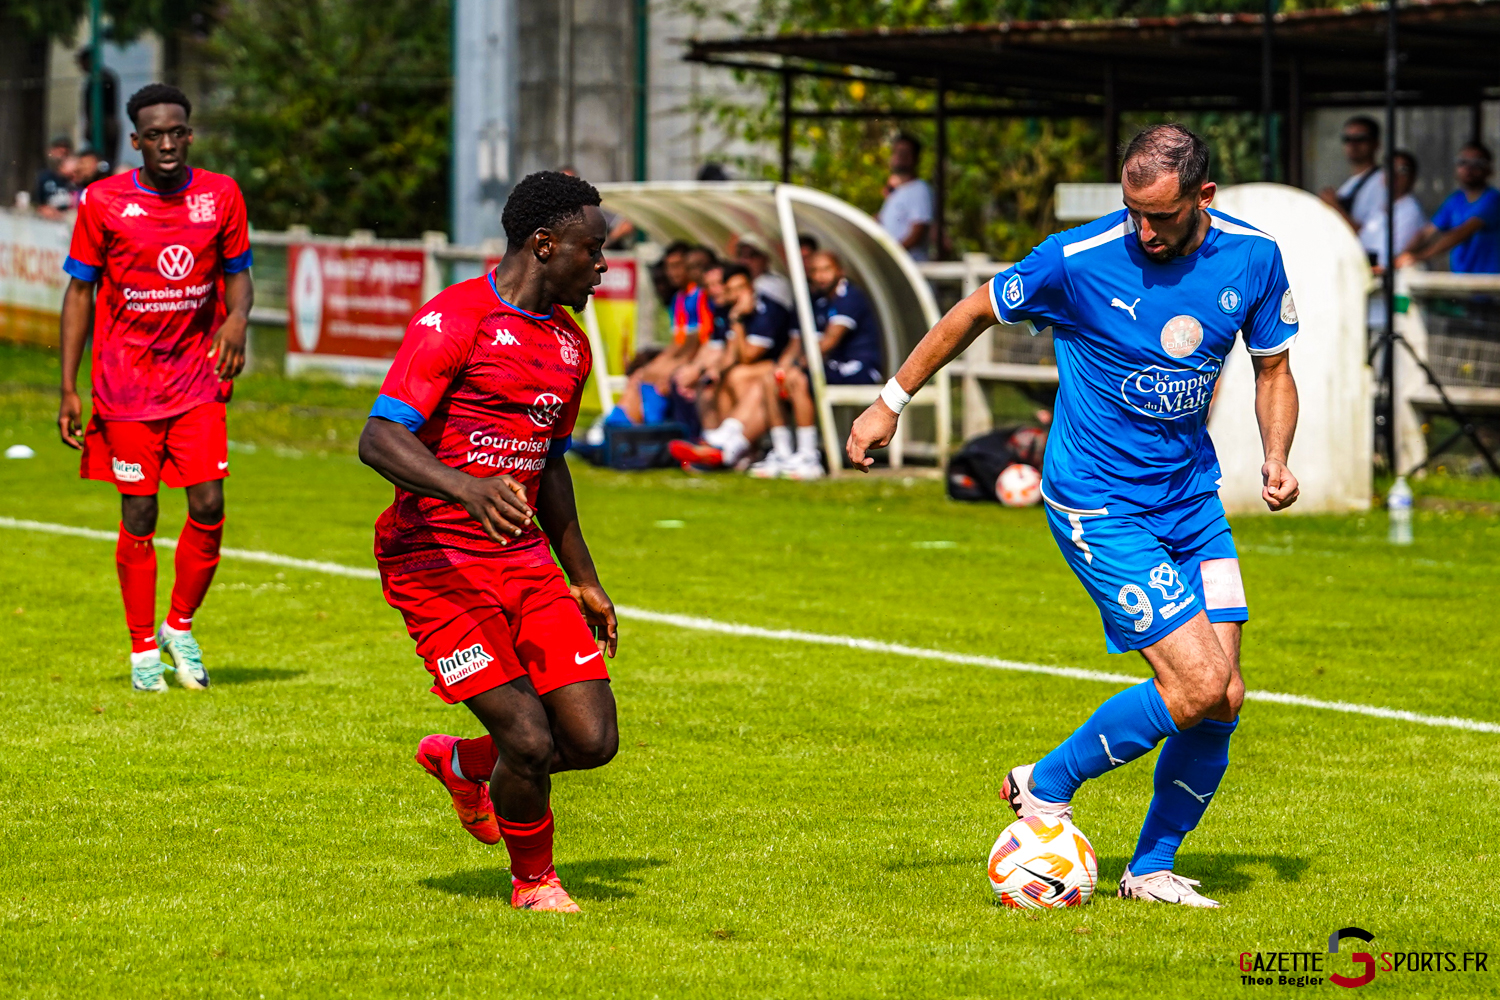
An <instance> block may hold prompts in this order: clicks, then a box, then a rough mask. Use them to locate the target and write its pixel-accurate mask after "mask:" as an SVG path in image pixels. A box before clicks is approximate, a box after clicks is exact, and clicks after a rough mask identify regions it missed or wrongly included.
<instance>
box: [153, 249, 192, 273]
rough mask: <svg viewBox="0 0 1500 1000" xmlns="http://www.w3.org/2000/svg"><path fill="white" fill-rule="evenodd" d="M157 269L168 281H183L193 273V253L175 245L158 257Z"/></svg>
mask: <svg viewBox="0 0 1500 1000" xmlns="http://www.w3.org/2000/svg"><path fill="white" fill-rule="evenodd" d="M156 269H157V270H158V271H160V272H161V276H162V277H163V278H166V279H167V280H168V281H181V280H182V279H183V278H186V277H187V276H188V275H190V274H192V273H193V251H191V250H189V249H188V248H187V247H185V246H183V245H182V244H181V243H174V244H172V245H171V246H169V247H167V248H165V249H164V250H162V252H161V253H159V254H157V255H156Z"/></svg>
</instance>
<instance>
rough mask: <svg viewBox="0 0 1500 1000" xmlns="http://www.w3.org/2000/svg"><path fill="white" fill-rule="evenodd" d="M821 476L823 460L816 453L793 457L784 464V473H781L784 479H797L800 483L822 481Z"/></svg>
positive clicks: (822, 473) (798, 453)
mask: <svg viewBox="0 0 1500 1000" xmlns="http://www.w3.org/2000/svg"><path fill="white" fill-rule="evenodd" d="M823 475H824V472H823V459H821V458H820V457H818V454H817V453H816V452H813V453H812V454H809V453H807V452H805V451H799V452H797V453H796V454H795V455H793V456H792V460H791V461H790V462H788V463H786V471H784V472H783V473H782V476H783V477H784V478H786V479H798V480H801V481H802V482H809V481H811V480H814V479H822V478H823Z"/></svg>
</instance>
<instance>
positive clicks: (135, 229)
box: [63, 169, 251, 420]
mask: <svg viewBox="0 0 1500 1000" xmlns="http://www.w3.org/2000/svg"><path fill="white" fill-rule="evenodd" d="M250 262H251V254H250V234H249V227H248V225H247V223H246V220H245V199H244V198H243V197H241V195H240V189H239V186H238V185H237V184H235V182H234V181H233V179H231V178H229V177H225V176H224V175H223V174H216V173H212V172H210V171H207V170H197V169H192V170H189V171H188V179H187V183H185V184H183V186H182V187H180V188H178V189H177V190H175V191H168V192H166V193H161V192H157V191H155V190H152V189H151V188H149V187H146V186H145V185H144V184H143V183H142V182H141V180H140V171H139V170H133V171H131V172H130V173H128V174H118V175H116V176H114V177H109V178H106V179H104V180H101V181H96V182H94V183H93V184H90V185H89V186H88V187H87V188H85V189H84V191H83V193H82V195H80V197H79V201H78V221H77V223H76V224H74V226H73V243H72V246H71V247H70V248H69V250H68V259H67V261H66V262H65V263H64V264H63V270H64V271H66V272H68V274H70V275H72V276H73V277H75V278H78V279H80V280H83V281H96V282H98V283H99V294H98V296H97V297H96V298H95V300H94V351H93V361H94V365H93V372H94V375H93V387H94V413H95V414H96V415H97V416H99V417H101V418H103V419H105V420H161V419H164V418H166V417H175V416H177V415H178V414H179V413H186V412H187V411H188V410H191V409H192V408H193V407H195V406H199V405H201V404H203V403H212V402H224V401H226V400H228V399H229V392H230V388H231V386H230V384H229V383H228V382H223V383H221V382H220V381H219V379H218V378H217V377H216V376H215V375H214V370H213V364H214V359H212V358H210V357H209V356H208V352H209V350H210V349H211V347H212V344H213V334H214V331H216V330H217V329H218V328H219V324H220V323H222V322H224V316H225V308H224V275H226V274H235V273H237V272H239V271H243V270H245V269H246V268H247V267H249V266H250Z"/></svg>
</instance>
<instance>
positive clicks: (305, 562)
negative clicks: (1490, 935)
mask: <svg viewBox="0 0 1500 1000" xmlns="http://www.w3.org/2000/svg"><path fill="white" fill-rule="evenodd" d="M0 528H16V529H18V530H21V531H38V532H45V533H47V534H52V535H72V536H74V537H77V538H93V539H97V540H98V541H102V542H113V541H115V539H116V538H117V535H116V533H115V532H113V531H98V530H96V529H94V528H77V527H74V526H72V525H68V524H51V523H48V522H46V521H28V520H23V519H18V518H13V517H0ZM156 545H157V546H158V547H160V548H164V549H174V548H176V547H177V542H176V540H175V539H171V538H158V539H156ZM220 554H221V555H222V556H225V557H227V558H230V559H244V560H245V561H247V562H258V563H265V564H268V565H271V566H285V567H287V568H289V569H305V570H310V571H312V572H314V573H329V574H332V575H334V576H346V577H352V578H354V579H356V580H378V579H380V572H379V571H378V570H374V569H368V568H366V567H362V566H345V565H343V564H342V563H331V562H322V561H320V560H316V559H294V558H293V557H291V556H283V555H277V554H276V553H274V552H257V551H255V550H253V549H223V550H221V552H220ZM615 613H616V614H618V615H619V616H620V617H621V618H629V619H635V620H637V621H644V622H655V623H656V624H658V625H671V626H674V627H676V628H685V629H692V630H694V631H697V632H714V633H717V634H719V635H737V636H743V637H745V638H750V639H770V640H773V641H777V642H806V643H811V644H813V645H818V646H842V647H844V648H846V649H859V650H863V651H865V652H867V653H885V654H887V655H890V656H909V657H912V658H914V659H920V660H941V661H942V662H944V663H957V664H961V665H964V666H973V667H985V668H987V669H989V670H1009V671H1013V672H1015V673H1023V674H1046V675H1047V676H1049V677H1066V678H1069V679H1070V680H1077V681H1099V682H1103V683H1105V684H1139V683H1140V682H1141V681H1143V680H1145V678H1144V677H1133V676H1130V675H1129V674H1110V673H1105V672H1104V671H1102V670H1081V669H1079V668H1077V667H1049V666H1046V665H1044V664H1041V663H1023V662H1022V661H1020V660H1002V659H999V658H998V657H994V656H977V655H974V654H972V653H952V652H949V651H947V650H943V649H927V648H925V647H922V646H907V645H904V644H902V643H899V642H881V641H879V640H878V639H860V638H858V637H856V636H852V635H828V634H826V633H823V632H801V631H798V630H796V629H779V628H761V627H759V626H757V625H740V624H737V623H735V622H721V621H719V620H717V619H715V618H698V617H694V616H693V615H674V614H667V613H665V612H661V611H647V610H646V609H644V608H632V607H626V606H624V605H616V606H615ZM1245 700H1246V701H1269V702H1275V703H1276V704H1278V705H1296V706H1298V707H1299V708H1319V709H1323V710H1324V711H1327V712H1342V713H1344V714H1346V715H1367V716H1371V717H1373V718H1376V719H1394V720H1396V721H1398V722H1411V723H1415V724H1417V725H1422V726H1441V727H1444V728H1448V729H1466V730H1469V731H1470V732H1475V733H1500V723H1494V722H1481V721H1479V720H1478V719H1464V718H1460V717H1458V716H1454V715H1422V714H1420V713H1418V712H1407V711H1403V710H1402V709H1399V708H1381V707H1379V706H1378V705H1356V704H1354V703H1352V702H1347V701H1324V700H1322V699H1320V698H1305V697H1303V696H1302V695H1300V694H1282V693H1280V692H1277V691H1246V692H1245Z"/></svg>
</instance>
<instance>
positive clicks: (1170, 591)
mask: <svg viewBox="0 0 1500 1000" xmlns="http://www.w3.org/2000/svg"><path fill="white" fill-rule="evenodd" d="M1207 176H1208V147H1207V145H1206V144H1205V143H1204V142H1203V140H1202V139H1201V138H1199V137H1198V136H1196V135H1194V134H1193V133H1191V132H1189V131H1188V130H1187V129H1185V128H1183V127H1182V126H1180V125H1155V126H1152V127H1150V128H1148V129H1146V130H1145V131H1143V132H1141V133H1140V134H1139V135H1138V136H1136V138H1135V139H1134V140H1133V141H1132V142H1131V143H1130V145H1129V147H1128V148H1127V149H1126V152H1125V158H1124V170H1123V178H1122V180H1123V188H1124V200H1125V209H1124V210H1123V211H1119V212H1116V213H1114V214H1113V215H1109V216H1106V217H1104V218H1102V219H1099V220H1098V221H1096V222H1093V223H1090V224H1089V225H1086V226H1081V227H1079V228H1077V229H1073V230H1069V231H1068V232H1065V233H1058V234H1057V235H1055V236H1051V237H1049V238H1048V239H1046V240H1044V241H1043V242H1042V243H1041V245H1040V246H1038V247H1037V248H1036V249H1035V250H1033V251H1032V252H1031V254H1030V255H1028V256H1027V257H1026V259H1025V260H1023V261H1021V262H1020V263H1019V264H1017V265H1015V266H1014V267H1012V268H1009V269H1008V270H1006V271H1003V272H1002V273H1000V274H998V275H996V276H995V278H994V280H993V281H992V282H990V284H989V285H988V286H986V287H984V288H981V289H979V290H978V291H977V292H975V293H974V294H973V295H971V296H969V298H967V299H965V300H964V301H963V302H961V303H959V304H958V305H957V306H955V307H954V308H953V309H952V310H951V311H950V312H949V313H948V315H946V316H945V317H943V319H942V320H941V321H940V322H939V323H938V324H937V326H935V327H933V328H932V330H931V331H930V332H929V333H928V334H927V336H926V337H925V338H924V339H923V340H922V342H921V344H919V345H918V346H917V349H916V350H915V351H913V352H912V355H911V357H909V358H908V359H907V361H906V363H905V364H904V365H902V367H901V370H900V371H899V372H897V373H896V377H895V378H894V379H892V380H891V381H890V382H889V383H887V385H886V388H885V391H884V392H883V393H882V395H881V401H880V402H877V403H875V404H874V405H872V406H871V407H870V408H869V409H868V410H866V411H865V412H864V413H863V414H862V415H861V416H860V417H859V419H858V420H857V421H856V422H855V424H854V428H853V430H852V432H851V433H850V436H849V444H848V453H849V457H850V459H851V460H852V461H853V462H854V463H855V465H856V466H858V467H860V468H865V467H867V466H868V465H869V463H870V459H869V458H868V457H866V454H865V453H866V451H867V450H868V449H870V448H872V447H879V446H882V445H885V444H887V443H889V441H890V439H891V436H892V434H893V433H894V432H895V429H896V419H897V416H898V415H899V413H900V412H901V408H902V407H903V406H905V405H906V402H907V400H909V399H910V396H909V394H908V389H907V388H906V387H910V390H911V391H915V390H916V389H917V388H918V387H919V386H921V385H922V384H923V383H924V382H926V381H927V379H928V378H929V377H931V375H932V373H933V372H935V371H936V370H937V369H938V368H939V367H940V366H941V365H943V364H946V363H947V362H949V361H951V360H952V359H953V358H955V357H957V356H958V355H959V354H960V353H961V352H962V351H963V350H964V348H966V347H967V346H968V345H969V344H970V343H971V342H972V341H973V340H974V338H975V337H976V336H978V335H979V333H980V332H981V331H983V330H985V329H987V328H988V327H990V326H991V325H993V324H994V323H995V321H996V320H997V319H998V320H1003V321H1005V322H1007V323H1017V322H1021V321H1029V322H1030V323H1031V324H1032V325H1033V326H1034V327H1036V328H1038V329H1040V328H1043V327H1048V326H1050V327H1051V328H1052V331H1053V341H1054V344H1055V346H1056V351H1057V368H1058V376H1059V383H1060V384H1059V388H1058V396H1057V406H1056V411H1055V413H1056V415H1055V421H1054V423H1053V427H1052V433H1051V436H1050V438H1049V440H1048V442H1047V456H1046V462H1045V468H1044V469H1043V471H1042V491H1043V498H1044V500H1045V502H1046V505H1047V519H1048V523H1049V524H1050V525H1051V528H1052V534H1053V536H1054V537H1055V538H1056V539H1057V544H1058V547H1059V548H1060V549H1062V552H1063V556H1064V558H1066V559H1067V560H1068V564H1069V565H1070V566H1072V567H1073V571H1074V572H1075V573H1077V575H1078V579H1079V580H1080V581H1081V582H1082V584H1083V586H1084V589H1085V590H1086V591H1088V594H1089V596H1090V597H1092V598H1093V599H1094V601H1095V603H1096V604H1098V606H1099V613H1100V616H1101V617H1102V618H1103V620H1104V636H1105V643H1106V645H1107V646H1108V648H1109V649H1110V650H1111V651H1112V652H1125V651H1127V650H1139V651H1140V652H1141V653H1142V654H1143V655H1144V656H1145V658H1146V660H1147V662H1149V663H1150V665H1151V668H1152V671H1153V672H1154V673H1155V678H1154V679H1153V680H1149V681H1145V682H1144V683H1142V684H1139V685H1137V686H1134V687H1130V688H1127V689H1126V690H1124V691H1121V692H1120V693H1119V694H1116V695H1115V696H1114V697H1112V698H1110V699H1109V700H1108V701H1106V702H1105V703H1104V704H1103V705H1101V706H1099V708H1098V709H1097V710H1096V711H1095V712H1094V714H1093V715H1092V716H1090V717H1089V719H1088V721H1086V722H1085V723H1084V724H1083V725H1082V726H1080V727H1079V728H1078V730H1077V731H1076V732H1074V733H1073V735H1072V736H1070V737H1068V738H1067V739H1066V740H1064V741H1063V743H1062V744H1061V745H1060V746H1058V747H1057V748H1056V749H1054V750H1053V751H1052V752H1051V753H1049V754H1047V755H1046V756H1045V757H1043V758H1042V759H1041V760H1039V761H1037V762H1036V763H1035V764H1027V765H1022V766H1020V767H1016V768H1014V769H1012V770H1011V771H1010V773H1009V774H1007V775H1006V777H1005V781H1004V784H1003V786H1002V788H1001V796H1002V797H1003V798H1004V799H1005V800H1006V801H1007V803H1008V804H1009V805H1010V807H1011V808H1012V809H1014V810H1015V812H1016V815H1017V816H1019V817H1023V818H1024V817H1027V816H1032V815H1043V816H1047V815H1061V816H1068V817H1070V818H1071V815H1072V798H1073V794H1074V793H1075V792H1076V791H1077V790H1078V787H1079V786H1080V785H1081V784H1082V783H1083V782H1084V781H1086V780H1088V779H1089V778H1096V777H1098V776H1099V775H1101V774H1104V773H1106V772H1107V771H1110V770H1111V769H1113V768H1116V767H1119V766H1120V765H1121V764H1125V763H1128V762H1129V761H1131V760H1134V759H1135V758H1137V757H1141V756H1143V755H1145V754H1146V753H1147V752H1149V751H1150V750H1151V748H1152V747H1154V746H1155V745H1156V744H1157V743H1159V742H1162V741H1163V740H1164V741H1165V742H1164V743H1163V745H1162V751H1161V755H1160V757H1159V758H1158V760H1157V765H1156V778H1155V794H1154V796H1153V798H1152V800H1151V806H1150V809H1149V810H1148V811H1147V813H1146V820H1145V824H1144V826H1143V827H1142V830H1141V837H1140V842H1139V844H1138V846H1137V847H1136V851H1135V854H1134V856H1133V857H1132V858H1131V860H1130V863H1129V865H1127V866H1126V870H1125V873H1124V875H1123V877H1122V878H1121V880H1120V892H1119V894H1120V895H1121V896H1122V897H1129V898H1137V899H1148V900H1157V901H1161V902H1170V903H1181V904H1186V905H1189V906H1217V905H1219V904H1218V903H1216V902H1214V901H1213V900H1211V899H1208V898H1207V897H1206V896H1203V895H1201V894H1199V893H1198V892H1197V890H1196V889H1195V888H1194V887H1195V886H1196V885H1198V882H1196V881H1194V880H1193V879H1189V878H1185V877H1183V876H1182V875H1179V874H1177V873H1176V872H1175V871H1174V870H1173V866H1174V863H1175V860H1176V854H1177V849H1178V847H1179V846H1180V845H1181V844H1182V839H1183V837H1184V836H1185V835H1186V834H1187V833H1188V832H1189V831H1191V830H1192V829H1193V828H1194V827H1196V826H1197V825H1198V821H1199V820H1200V819H1201V818H1202V816H1203V813H1204V811H1205V810H1206V809H1207V808H1208V805H1209V802H1210V801H1212V798H1213V796H1214V794H1215V793H1216V792H1217V791H1218V789H1219V782H1220V780H1221V779H1222V778H1223V776H1224V772H1225V769H1226V768H1227V767H1228V764H1229V740H1230V736H1231V735H1232V734H1233V733H1234V729H1235V726H1236V724H1237V722H1238V718H1239V710H1240V703H1241V702H1242V701H1243V700H1244V696H1245V685H1244V682H1243V681H1242V680H1241V679H1240V668H1239V652H1240V628H1241V625H1242V624H1243V623H1244V622H1245V621H1246V620H1247V619H1248V617H1249V613H1248V611H1247V608H1246V601H1245V591H1244V587H1243V585H1242V584H1241V582H1240V571H1239V561H1238V559H1237V557H1236V553H1235V547H1234V538H1233V536H1232V535H1231V534H1230V529H1229V524H1228V522H1227V521H1226V520H1225V518H1224V508H1223V507H1222V506H1221V505H1220V503H1219V498H1218V495H1217V492H1216V491H1217V489H1218V483H1219V463H1218V459H1217V458H1216V457H1215V455H1214V447H1213V442H1212V441H1210V440H1209V437H1208V431H1207V423H1208V407H1209V402H1210V400H1211V399H1212V398H1213V390H1214V383H1215V382H1216V381H1217V379H1218V377H1219V372H1220V371H1221V370H1222V367H1223V364H1224V358H1225V355H1227V354H1228V353H1229V350H1230V348H1231V347H1232V346H1233V345H1234V341H1235V338H1236V336H1238V337H1240V338H1242V339H1243V340H1244V342H1245V347H1246V348H1247V349H1248V350H1249V352H1250V354H1251V356H1252V359H1253V360H1254V363H1255V416H1256V419H1257V420H1258V422H1259V424H1260V432H1261V441H1262V443H1263V446H1264V450H1265V464H1264V465H1263V466H1262V468H1261V477H1262V480H1263V483H1264V486H1263V489H1262V497H1263V498H1264V500H1265V502H1266V505H1267V506H1268V507H1270V509H1271V510H1273V511H1274V510H1284V509H1285V508H1286V507H1288V506H1290V505H1291V504H1292V503H1293V502H1295V501H1296V499H1297V480H1296V478H1295V477H1293V475H1292V473H1291V471H1290V470H1289V469H1288V468H1287V466H1286V461H1287V451H1288V449H1290V447H1291V443H1292V433H1293V431H1294V430H1295V429H1296V425H1297V388H1296V384H1295V383H1294V382H1293V380H1292V373H1291V368H1290V365H1289V363H1288V360H1287V359H1288V349H1289V348H1290V346H1291V343H1292V341H1293V340H1294V339H1295V338H1296V336H1297V310H1296V307H1295V305H1294V304H1293V302H1292V295H1291V292H1290V290H1289V289H1288V287H1287V279H1286V272H1285V270H1284V269H1283V267H1282V263H1281V252H1280V250H1278V249H1277V246H1276V241H1275V240H1273V239H1272V238H1271V237H1269V236H1267V235H1266V234H1265V233H1263V232H1261V231H1259V230H1258V229H1255V228H1254V227H1252V226H1248V225H1246V224H1244V223H1242V222H1238V221H1236V220H1234V219H1231V218H1229V217H1228V216H1226V215H1223V214H1220V213H1218V212H1214V211H1211V210H1210V209H1209V205H1210V204H1211V203H1212V201H1213V197H1214V191H1215V186H1214V184H1213V183H1211V182H1209V181H1208V180H1207Z"/></svg>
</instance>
